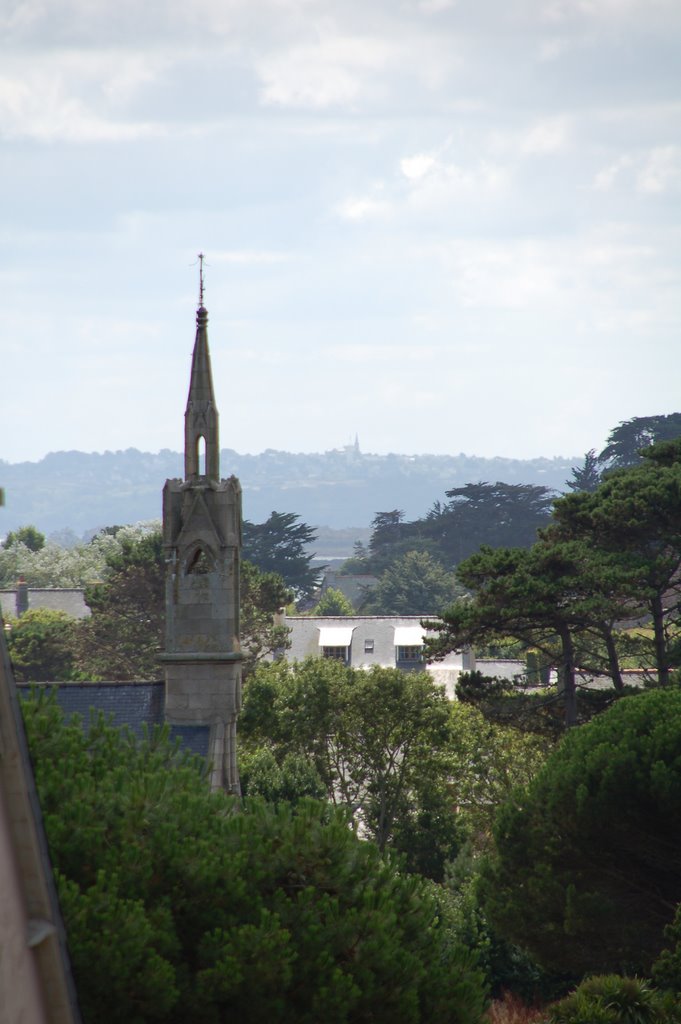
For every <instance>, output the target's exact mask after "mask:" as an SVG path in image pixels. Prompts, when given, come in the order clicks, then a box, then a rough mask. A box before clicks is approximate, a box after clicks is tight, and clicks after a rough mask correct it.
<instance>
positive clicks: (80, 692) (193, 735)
mask: <svg viewBox="0 0 681 1024" xmlns="http://www.w3.org/2000/svg"><path fill="white" fill-rule="evenodd" d="M32 685H38V686H39V687H49V688H50V689H51V690H52V689H53V690H55V691H56V694H57V703H58V704H59V706H60V708H61V709H62V711H63V712H64V714H65V715H66V717H67V718H70V717H71V715H80V716H81V717H82V719H83V722H84V724H85V726H86V728H87V725H88V722H89V721H90V717H91V712H94V713H95V714H96V713H98V712H100V711H101V712H103V713H104V715H106V717H107V718H110V719H111V723H112V725H115V726H118V727H120V726H124V725H127V726H128V728H129V729H131V731H132V732H133V733H134V734H135V736H137V737H138V738H141V737H142V736H143V735H144V733H145V731H149V732H150V731H151V730H152V729H153V728H154V726H156V725H163V722H164V711H165V684H164V683H163V682H150V683H87V682H85V683H38V684H31V683H19V684H18V688H19V691H20V693H22V694H24V695H25V694H26V693H27V692H28V690H29V689H30V687H31V686H32ZM209 731H210V730H209V726H207V725H172V726H170V735H171V738H172V739H179V741H180V746H181V747H182V748H183V749H186V750H189V751H190V752H191V753H193V754H199V755H200V756H201V757H207V756H208V739H209Z"/></svg>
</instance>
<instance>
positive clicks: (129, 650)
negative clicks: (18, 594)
mask: <svg viewBox="0 0 681 1024" xmlns="http://www.w3.org/2000/svg"><path fill="white" fill-rule="evenodd" d="M3 557H4V558H5V559H6V561H7V560H9V559H10V558H11V557H14V558H15V560H16V559H18V560H19V563H20V564H23V565H24V575H25V577H26V579H27V582H29V584H31V585H42V584H52V585H54V584H58V585H64V584H69V585H70V584H72V583H73V584H77V583H81V584H82V582H83V580H89V581H90V582H89V583H87V585H86V586H85V599H86V602H87V604H88V605H89V607H90V609H91V612H92V614H91V616H90V617H89V618H86V619H83V620H80V621H77V622H76V621H74V620H67V619H66V617H63V616H62V617H60V614H61V613H59V614H57V613H46V614H43V613H41V614H37V613H35V612H33V611H31V612H29V613H28V614H27V615H24V616H22V617H21V619H19V620H18V621H17V622H14V623H13V624H12V634H11V636H10V653H11V655H12V658H13V661H14V665H15V670H16V671H17V675H18V677H19V678H21V679H29V680H39V681H44V680H60V679H71V678H79V679H119V680H129V679H155V678H158V675H159V666H158V662H157V654H158V651H159V650H160V649H161V647H162V645H163V640H164V623H165V561H164V551H163V540H162V536H161V532H160V529H159V525H158V523H149V524H140V525H138V526H136V527H107V528H106V529H104V530H102V531H100V533H99V534H97V536H95V537H94V538H93V539H92V541H91V542H90V543H89V544H85V545H82V546H80V547H75V548H73V549H71V550H66V549H63V548H56V547H54V546H53V545H50V544H48V545H46V546H45V547H44V548H43V549H41V550H39V551H37V552H35V553H32V552H29V551H28V549H27V548H26V547H25V545H23V544H18V545H15V546H14V547H12V548H10V549H8V550H6V551H5V550H3V551H0V572H1V571H2V560H3ZM48 570H49V571H48ZM52 573H54V574H56V579H55V578H54V576H53V575H52ZM62 573H65V574H66V576H65V578H63V576H62ZM93 580H94V581H95V582H93ZM240 593H241V642H242V649H243V652H244V663H243V664H244V674H245V675H248V673H249V672H250V671H252V669H253V668H254V667H255V665H256V664H257V663H258V662H259V661H261V660H262V659H263V658H264V657H265V656H266V655H268V654H270V653H271V652H272V651H275V650H282V649H284V648H286V646H287V645H288V634H287V631H286V629H285V628H283V627H281V626H276V625H275V624H274V622H273V615H274V613H275V612H276V611H277V610H278V609H279V608H280V607H281V606H282V605H286V604H287V602H288V601H289V600H290V597H291V594H290V591H289V590H288V589H287V587H286V586H285V584H284V581H283V580H282V579H281V577H280V576H278V575H277V574H276V573H264V572H260V571H259V570H258V569H257V568H256V567H255V566H253V565H251V564H250V563H248V562H242V565H241V592H240ZM60 638H61V642H60ZM29 644H30V648H31V650H30V652H29V651H28V647H27V645H29Z"/></svg>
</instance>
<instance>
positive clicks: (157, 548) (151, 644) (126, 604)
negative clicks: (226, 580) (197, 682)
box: [77, 530, 165, 680]
mask: <svg viewBox="0 0 681 1024" xmlns="http://www.w3.org/2000/svg"><path fill="white" fill-rule="evenodd" d="M106 563H107V575H106V580H105V581H103V582H101V583H95V584H93V585H91V586H89V587H86V589H85V600H86V602H87V604H88V605H89V607H90V609H91V612H92V615H91V617H90V618H88V619H84V620H82V622H81V624H80V628H79V633H78V638H77V658H78V664H79V667H80V668H81V670H82V671H83V672H84V673H86V674H87V675H89V676H90V677H91V678H95V679H107V678H108V679H121V680H123V679H155V678H156V677H157V676H158V672H159V670H158V664H157V655H158V651H159V650H160V649H161V648H162V646H163V632H164V615H165V564H164V556H163V538H162V535H161V532H160V531H158V530H157V531H154V532H153V533H148V534H147V535H146V536H143V537H141V538H139V539H131V538H128V537H126V538H124V539H123V541H122V542H121V543H120V544H119V545H116V546H115V547H113V548H111V549H110V550H109V552H108V554H107V556H106Z"/></svg>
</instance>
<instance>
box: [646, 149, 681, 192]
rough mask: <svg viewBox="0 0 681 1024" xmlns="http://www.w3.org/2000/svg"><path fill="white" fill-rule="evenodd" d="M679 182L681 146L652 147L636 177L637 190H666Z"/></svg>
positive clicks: (680, 178)
mask: <svg viewBox="0 0 681 1024" xmlns="http://www.w3.org/2000/svg"><path fill="white" fill-rule="evenodd" d="M679 182H681V146H658V147H656V148H655V149H653V150H652V151H651V152H650V154H649V156H648V159H647V160H646V162H645V165H644V166H643V167H642V168H641V170H640V172H639V174H638V177H637V179H636V187H637V188H638V190H639V192H666V191H667V190H668V189H669V188H670V187H671V186H674V185H677V184H678V183H679Z"/></svg>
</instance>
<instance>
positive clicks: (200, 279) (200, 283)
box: [199, 252, 206, 306]
mask: <svg viewBox="0 0 681 1024" xmlns="http://www.w3.org/2000/svg"><path fill="white" fill-rule="evenodd" d="M205 258H206V257H205V256H204V255H203V253H202V252H200V253H199V306H203V261H204V260H205Z"/></svg>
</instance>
